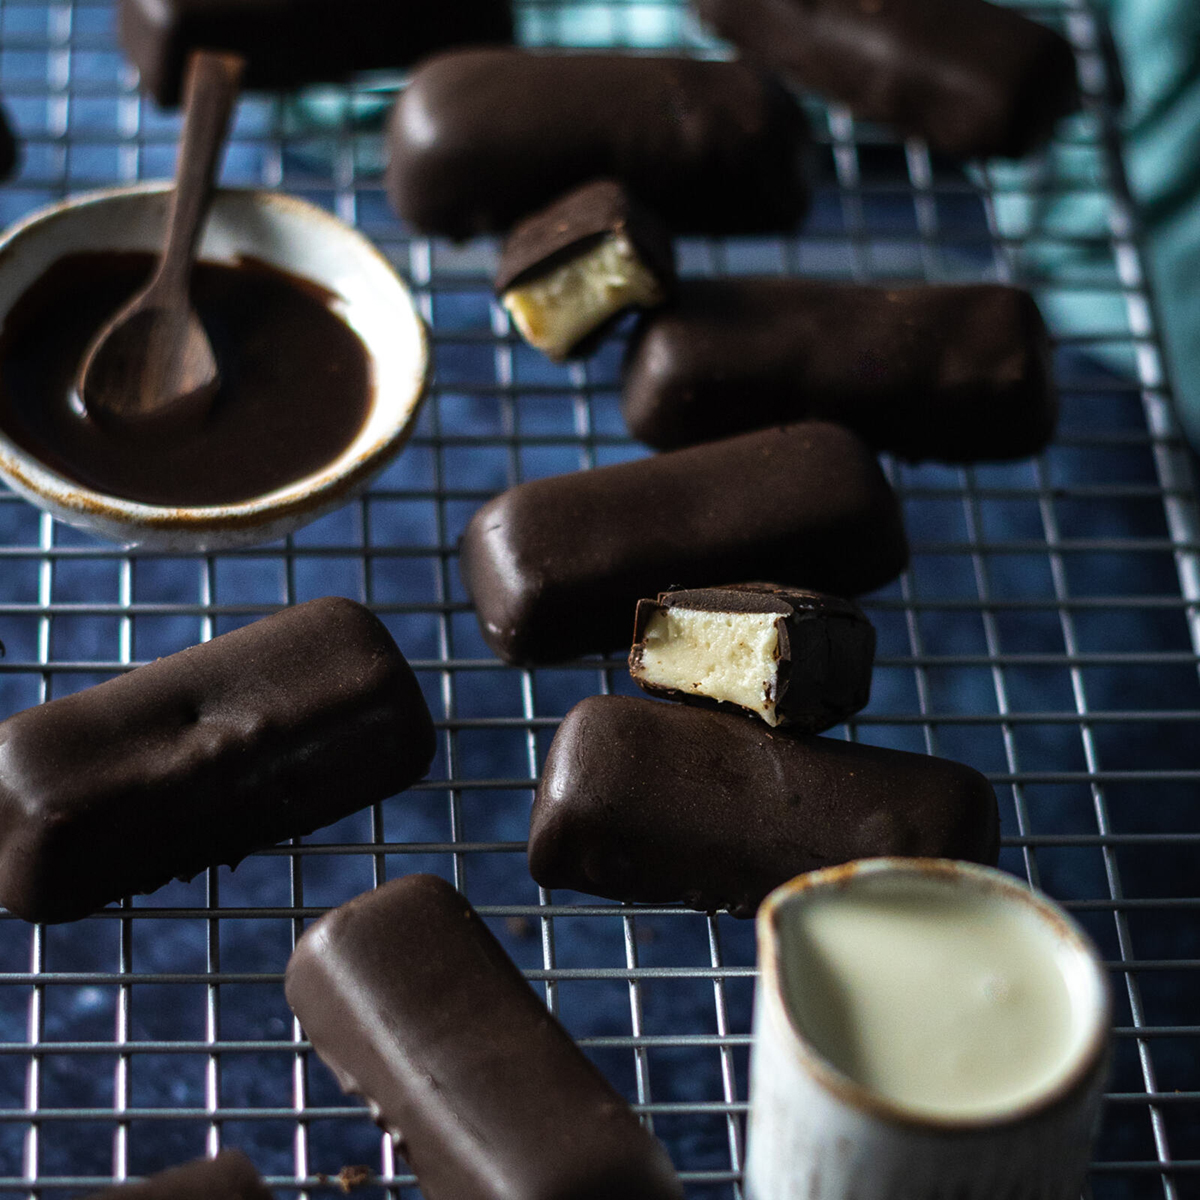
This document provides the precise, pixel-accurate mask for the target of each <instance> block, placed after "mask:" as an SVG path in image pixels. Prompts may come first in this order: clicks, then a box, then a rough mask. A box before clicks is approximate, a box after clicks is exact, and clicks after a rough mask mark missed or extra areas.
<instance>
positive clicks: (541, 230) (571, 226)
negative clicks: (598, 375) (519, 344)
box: [496, 179, 675, 360]
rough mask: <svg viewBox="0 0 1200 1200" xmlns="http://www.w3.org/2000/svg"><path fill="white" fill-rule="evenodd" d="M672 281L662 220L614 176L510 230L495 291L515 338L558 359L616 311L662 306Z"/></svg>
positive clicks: (588, 185)
mask: <svg viewBox="0 0 1200 1200" xmlns="http://www.w3.org/2000/svg"><path fill="white" fill-rule="evenodd" d="M674 279H675V252H674V248H673V247H672V245H671V235H670V233H669V232H668V231H667V229H666V228H665V226H664V225H663V224H662V222H661V221H659V220H658V218H657V217H655V216H654V214H653V213H651V212H650V211H649V210H648V209H647V208H645V207H644V206H642V205H641V204H638V203H637V201H636V200H634V199H633V198H632V197H631V196H630V195H629V193H628V191H627V190H626V189H625V188H624V187H623V186H622V185H621V184H619V183H617V182H616V180H612V179H598V180H595V181H594V182H592V183H585V184H584V185H583V186H582V187H578V188H576V189H575V190H574V191H572V192H568V193H567V194H566V195H565V196H563V197H562V198H561V199H559V200H556V201H555V202H554V203H553V204H551V205H550V206H549V207H548V208H546V209H543V210H542V211H541V212H538V213H535V214H534V215H533V216H532V217H526V218H525V220H524V221H522V222H521V223H520V224H519V225H518V226H517V227H516V228H515V229H514V230H513V231H512V233H510V234H509V235H508V238H507V239H506V240H505V243H504V247H503V249H502V250H501V252H500V266H499V268H498V270H497V272H496V292H497V293H498V294H499V296H500V299H501V303H503V305H504V307H505V308H506V309H507V310H508V312H509V314H510V316H511V317H512V319H513V322H514V324H515V325H516V326H517V328H518V329H519V330H520V331H521V336H522V337H523V338H524V339H525V340H526V341H527V342H528V343H529V344H530V345H531V346H535V347H537V349H539V350H541V351H542V352H543V353H544V354H547V355H549V357H550V358H553V359H557V360H561V359H564V358H566V357H567V356H568V355H569V354H570V353H571V352H572V351H573V350H575V349H577V348H578V347H579V345H580V343H582V342H584V341H585V340H590V339H591V337H592V336H593V335H594V334H596V333H597V331H599V330H600V329H602V328H603V327H604V326H605V325H606V324H607V323H608V322H609V321H610V320H611V319H612V318H613V317H615V316H617V315H618V314H619V313H623V312H625V311H626V310H627V309H630V308H653V307H655V306H657V305H659V304H661V303H662V302H663V301H664V300H665V299H666V298H667V292H668V289H669V288H670V286H671V285H672V283H673V282H674Z"/></svg>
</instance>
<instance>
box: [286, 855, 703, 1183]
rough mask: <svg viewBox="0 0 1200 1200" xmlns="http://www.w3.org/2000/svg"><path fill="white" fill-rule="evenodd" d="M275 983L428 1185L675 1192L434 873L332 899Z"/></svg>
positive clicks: (665, 1161)
mask: <svg viewBox="0 0 1200 1200" xmlns="http://www.w3.org/2000/svg"><path fill="white" fill-rule="evenodd" d="M284 989H285V991H286V993H287V999H288V1003H289V1004H290V1005H291V1006H292V1011H293V1012H294V1013H295V1014H296V1016H297V1017H298V1018H299V1020H300V1023H301V1025H303V1027H304V1032H305V1034H306V1035H307V1036H308V1037H309V1038H310V1039H311V1041H312V1044H313V1047H314V1048H315V1050H316V1052H317V1054H318V1055H320V1057H321V1058H322V1060H323V1061H324V1062H325V1063H326V1065H327V1066H329V1068H330V1069H331V1070H332V1071H333V1073H334V1075H335V1076H336V1077H337V1081H338V1083H339V1084H340V1085H341V1087H342V1089H343V1090H344V1091H346V1092H349V1093H352V1094H354V1095H358V1096H362V1097H363V1098H364V1099H365V1100H366V1102H367V1103H368V1105H369V1106H370V1108H371V1112H372V1114H373V1115H374V1117H375V1120H376V1121H377V1122H378V1123H379V1125H380V1126H382V1128H383V1129H385V1130H386V1131H387V1132H388V1133H390V1134H391V1136H392V1138H393V1139H394V1141H395V1144H396V1147H397V1149H398V1150H399V1151H400V1153H401V1154H402V1155H403V1156H404V1158H405V1159H406V1160H407V1161H408V1164H409V1166H410V1167H411V1168H412V1170H413V1172H414V1173H415V1174H416V1176H417V1180H418V1182H419V1184H420V1187H421V1194H422V1195H423V1196H426V1197H427V1198H428V1200H609V1198H615V1197H621V1198H622V1200H681V1197H682V1195H683V1193H682V1189H681V1188H680V1186H679V1181H678V1178H677V1177H676V1175H675V1171H674V1168H673V1167H672V1166H671V1161H670V1159H669V1158H668V1157H667V1154H666V1151H664V1150H663V1148H662V1146H661V1145H659V1143H658V1142H657V1141H656V1140H655V1139H654V1138H653V1137H652V1136H651V1134H650V1133H648V1132H647V1131H646V1130H645V1129H643V1128H642V1126H641V1125H640V1124H639V1123H638V1120H637V1118H636V1117H635V1116H634V1115H633V1112H632V1111H631V1110H630V1108H629V1106H628V1104H626V1103H625V1102H624V1100H622V1099H621V1097H620V1096H619V1095H618V1094H617V1093H616V1092H615V1091H614V1090H613V1088H612V1087H611V1086H610V1085H609V1083H608V1082H607V1081H606V1080H605V1079H604V1077H603V1076H602V1075H601V1074H600V1072H599V1071H597V1070H596V1068H595V1067H594V1066H593V1065H592V1064H591V1063H590V1062H589V1061H588V1059H587V1058H585V1057H584V1055H583V1053H582V1052H581V1051H580V1050H579V1048H578V1047H577V1046H576V1045H575V1043H574V1042H573V1041H571V1039H570V1037H569V1036H568V1035H567V1033H566V1032H565V1031H564V1030H563V1028H562V1026H561V1025H559V1023H558V1022H557V1021H556V1020H555V1019H554V1017H552V1016H551V1015H550V1013H549V1012H547V1011H546V1006H545V1004H544V1003H543V1002H542V1000H541V999H540V998H539V997H538V996H536V995H535V994H534V992H533V989H532V988H531V987H530V986H529V984H528V983H527V982H526V981H525V979H524V978H523V976H522V975H521V972H520V971H519V970H518V969H517V967H516V966H515V965H514V964H513V961H512V960H511V959H510V958H509V957H508V955H507V954H505V952H504V950H503V948H502V947H501V946H500V943H499V942H497V941H496V939H495V937H494V936H493V935H492V933H491V931H490V930H489V929H488V928H487V926H486V925H485V924H484V923H483V921H482V920H481V919H480V918H479V915H478V914H477V913H476V912H475V910H474V909H473V908H472V907H471V905H470V904H469V903H468V902H467V900H466V897H464V896H463V895H462V894H461V893H459V892H457V891H455V889H454V888H453V887H451V886H450V884H448V883H446V882H445V881H444V880H443V879H440V878H439V877H437V876H435V875H408V876H405V877H403V878H401V879H395V880H392V882H390V883H386V884H384V885H383V886H382V887H379V888H376V889H375V890H374V891H372V892H367V893H366V894H365V895H362V896H358V897H356V898H355V899H353V900H351V901H350V902H349V903H348V904H343V905H342V906H341V907H340V908H336V909H334V910H333V911H332V912H330V913H327V914H326V915H325V916H324V917H322V918H321V919H320V920H319V921H318V922H317V923H316V924H315V925H313V926H312V927H311V928H310V929H308V930H307V932H306V933H305V934H304V936H303V937H302V938H301V939H300V941H299V943H298V944H297V946H296V949H295V951H294V953H293V954H292V957H291V961H290V962H289V963H288V966H287V974H286V977H285V980H284Z"/></svg>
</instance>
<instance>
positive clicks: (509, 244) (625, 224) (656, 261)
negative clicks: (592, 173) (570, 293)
mask: <svg viewBox="0 0 1200 1200" xmlns="http://www.w3.org/2000/svg"><path fill="white" fill-rule="evenodd" d="M613 233H624V234H626V235H627V236H628V238H629V240H630V241H631V242H632V243H633V245H634V248H635V249H636V250H637V251H638V255H639V257H640V258H641V259H642V261H643V262H644V263H645V264H646V266H648V267H649V268H650V270H651V271H653V272H654V274H655V276H657V278H658V280H659V282H661V283H662V284H664V285H666V284H669V283H670V282H671V281H672V280H673V279H674V277H675V249H674V246H673V245H672V243H671V235H670V233H669V232H668V230H667V229H666V227H665V226H664V225H663V223H662V222H661V221H660V220H659V219H658V218H657V217H656V216H655V215H654V214H653V213H652V212H651V211H650V210H649V209H648V208H646V207H645V206H644V205H642V204H639V203H638V202H637V201H636V200H635V199H634V198H633V197H632V196H631V195H630V194H629V191H628V190H627V189H626V188H625V187H624V186H623V185H622V184H620V183H618V182H617V181H616V180H614V179H597V180H595V181H593V182H592V183H585V184H584V185H583V186H581V187H577V188H574V189H573V190H572V191H570V192H568V193H567V194H566V195H565V196H562V197H560V198H559V199H558V200H556V201H555V202H554V203H553V204H550V205H549V206H548V207H546V208H544V209H542V210H541V211H540V212H536V213H534V214H533V215H532V216H529V217H526V218H525V220H523V221H522V222H521V223H520V224H519V225H517V226H516V228H514V229H513V231H512V232H511V233H510V234H509V235H508V237H507V238H505V240H504V245H503V247H501V251H500V265H499V266H498V267H497V269H496V291H497V292H506V291H507V290H508V289H509V288H510V287H516V286H520V285H521V284H523V283H527V282H528V281H529V280H531V279H536V278H538V277H539V276H542V275H547V274H549V273H550V272H551V271H553V270H555V268H557V267H560V266H562V265H563V263H565V262H568V261H569V260H570V259H572V258H576V257H578V256H579V255H581V254H583V253H585V252H586V251H588V250H590V249H592V247H593V246H595V245H596V244H597V243H598V242H599V241H600V240H601V239H602V238H604V237H606V236H608V235H609V234H613Z"/></svg>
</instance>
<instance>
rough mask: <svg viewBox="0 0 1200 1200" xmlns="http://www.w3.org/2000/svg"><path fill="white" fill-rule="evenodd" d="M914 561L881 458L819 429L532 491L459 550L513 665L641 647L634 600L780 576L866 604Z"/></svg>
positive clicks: (489, 635) (490, 632)
mask: <svg viewBox="0 0 1200 1200" xmlns="http://www.w3.org/2000/svg"><path fill="white" fill-rule="evenodd" d="M907 560H908V545H907V542H906V540H905V536H904V528H903V525H902V522H901V515H900V507H899V504H898V502H897V499H896V496H895V493H893V491H892V489H891V488H890V487H889V486H888V483H887V480H886V479H884V477H883V473H882V472H881V471H880V469H879V465H878V464H877V463H876V461H875V459H874V457H873V456H872V454H871V452H870V451H869V450H868V449H867V447H866V446H864V445H863V443H862V442H861V441H860V440H859V439H858V438H857V437H856V436H855V435H854V434H853V433H851V432H850V431H849V430H847V429H843V428H841V427H840V426H837V425H831V424H826V423H825V422H820V421H802V422H799V423H798V424H795V425H787V426H783V427H778V428H774V429H764V430H760V431H758V432H756V433H748V434H743V435H741V436H740V437H736V438H728V439H725V440H722V441H719V442H708V443H706V444H705V445H703V446H692V447H689V448H688V449H685V450H675V451H672V452H671V453H669V454H660V455H657V456H655V457H653V458H646V459H641V460H639V461H636V462H628V463H620V464H617V465H615V466H610V467H601V468H599V469H597V470H593V471H578V472H575V473H574V474H570V475H559V476H555V477H553V478H549V479H537V480H532V481H531V482H529V483H522V484H519V485H518V486H516V487H513V488H509V489H508V491H506V492H502V493H501V494H500V495H499V496H496V497H495V498H494V499H492V500H490V501H489V502H488V503H487V504H485V505H484V506H483V507H482V508H481V509H479V511H478V512H476V514H475V516H474V517H472V519H471V522H470V524H469V525H468V526H467V529H466V532H465V533H464V535H463V539H462V544H461V547H460V553H459V567H460V570H461V572H462V577H463V582H464V583H465V584H466V588H467V591H468V593H469V594H470V597H471V599H472V601H473V602H474V604H475V613H476V616H477V617H478V618H479V624H480V627H481V629H482V631H483V636H484V638H485V639H486V641H487V643H488V645H489V646H491V648H492V650H493V651H494V652H495V653H496V654H497V656H498V657H500V658H502V659H504V661H505V662H510V663H551V662H559V661H562V660H564V659H569V658H573V657H575V656H577V655H580V654H587V653H590V652H593V651H602V650H612V649H614V648H616V647H617V646H620V645H628V644H629V636H630V632H631V630H632V627H633V618H634V612H635V609H636V607H637V602H638V601H639V600H640V599H642V598H643V597H644V596H647V595H655V594H657V593H658V592H660V591H663V590H665V589H667V588H669V587H672V586H679V587H701V586H706V585H710V584H721V583H733V582H736V581H738V580H741V579H763V578H767V579H774V580H779V581H780V582H782V583H786V584H795V585H797V586H800V587H810V588H816V589H819V590H821V591H828V592H833V593H834V594H836V595H849V596H853V595H858V594H859V593H862V592H868V591H871V590H872V589H873V588H877V587H881V586H882V585H883V584H885V583H888V582H889V581H890V580H892V579H894V578H895V577H896V576H897V575H898V574H899V573H900V572H901V571H902V570H903V569H904V566H905V563H906V562H907Z"/></svg>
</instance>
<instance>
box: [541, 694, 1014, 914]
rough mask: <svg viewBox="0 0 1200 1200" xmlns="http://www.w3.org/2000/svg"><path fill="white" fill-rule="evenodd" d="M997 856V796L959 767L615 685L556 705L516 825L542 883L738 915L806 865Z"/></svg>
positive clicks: (978, 777) (976, 775) (991, 861)
mask: <svg viewBox="0 0 1200 1200" xmlns="http://www.w3.org/2000/svg"><path fill="white" fill-rule="evenodd" d="M998 853H999V816H998V812H997V806H996V796H995V793H994V792H993V790H992V787H991V785H990V784H989V783H988V782H987V780H986V779H984V777H983V776H982V775H980V774H979V772H978V771H975V770H972V769H971V768H970V767H967V766H963V765H962V764H961V763H956V762H951V761H949V760H948V759H942V758H933V757H930V756H928V755H923V754H907V753H904V752H902V751H899V750H884V749H880V748H878V747H875V746H867V745H863V744H861V743H856V742H844V741H841V740H838V739H834V738H818V737H811V736H808V735H805V734H786V733H780V732H777V731H774V730H772V729H769V728H768V727H767V726H766V725H764V724H763V723H762V722H761V721H752V720H748V719H747V718H746V717H743V716H740V715H737V714H733V713H723V712H712V711H710V710H708V709H704V708H693V707H690V706H687V705H683V704H661V703H658V702H656V701H653V700H635V699H629V698H627V697H624V696H592V697H591V698H590V699H587V700H583V701H581V702H580V703H579V704H577V705H576V706H575V707H574V708H573V709H571V711H570V712H569V713H568V714H567V717H566V719H565V720H564V721H563V723H562V725H561V726H560V728H559V730H558V732H557V733H556V734H555V736H554V741H553V743H552V744H551V746H550V753H549V755H548V756H547V758H546V765H545V767H544V768H543V771H542V780H541V783H540V785H539V786H538V790H537V796H536V798H535V800H534V805H533V814H532V818H531V823H530V830H529V870H530V873H531V874H532V875H533V877H534V879H535V880H537V882H538V883H540V884H541V885H542V886H543V887H548V888H572V889H574V890H575V891H580V892H589V893H591V894H593V895H597V896H606V897H608V898H609V899H613V900H631V901H633V900H636V901H644V902H647V903H651V904H662V903H668V902H673V901H679V902H682V903H683V904H686V905H688V906H689V907H691V908H696V909H700V910H702V911H705V912H713V911H716V910H718V909H724V908H728V909H729V910H730V911H731V912H732V913H733V914H734V915H735V916H741V917H749V916H752V915H753V914H754V911H755V909H756V908H757V907H758V905H759V903H760V902H761V901H762V900H763V898H764V897H765V896H766V895H767V893H768V892H770V891H771V890H772V889H774V888H775V887H777V886H778V885H779V884H781V883H784V882H786V881H787V880H789V879H791V878H793V877H794V876H796V875H799V874H801V873H802V872H804V871H811V870H815V869H816V868H818V867H828V866H833V865H835V864H837V863H842V862H848V861H850V860H851V859H856V858H871V857H874V856H877V855H889V854H899V855H913V856H929V857H934V858H960V859H967V860H969V861H971V862H982V863H989V864H994V863H995V861H996V858H997V855H998Z"/></svg>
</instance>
